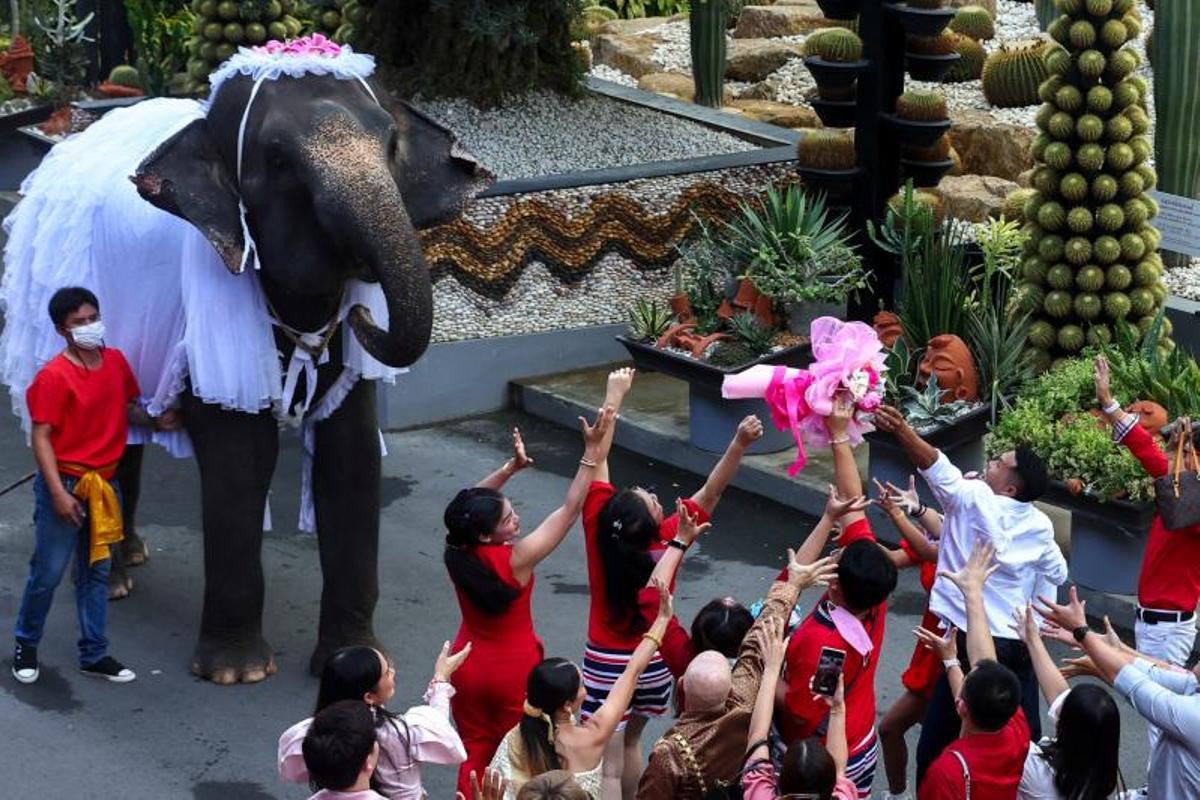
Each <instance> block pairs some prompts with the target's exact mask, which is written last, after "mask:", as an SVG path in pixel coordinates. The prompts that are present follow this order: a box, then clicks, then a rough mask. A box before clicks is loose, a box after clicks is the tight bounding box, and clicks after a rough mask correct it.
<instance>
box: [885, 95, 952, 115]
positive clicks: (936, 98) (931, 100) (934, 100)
mask: <svg viewBox="0 0 1200 800" xmlns="http://www.w3.org/2000/svg"><path fill="white" fill-rule="evenodd" d="M896 116H898V117H900V118H901V119H909V120H919V121H923V122H933V121H936V120H943V119H945V118H946V98H944V97H942V96H941V95H939V94H934V93H933V92H905V93H904V94H902V95H900V96H899V97H897V98H896Z"/></svg>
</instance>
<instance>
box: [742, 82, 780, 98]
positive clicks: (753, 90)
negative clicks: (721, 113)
mask: <svg viewBox="0 0 1200 800" xmlns="http://www.w3.org/2000/svg"><path fill="white" fill-rule="evenodd" d="M735 94H736V96H737V99H738V100H774V99H776V98H777V97H778V96H779V84H778V83H777V82H776V81H759V82H758V83H752V84H750V85H749V86H747V87H746V88H745V89H742V90H741V91H740V92H736V93H735Z"/></svg>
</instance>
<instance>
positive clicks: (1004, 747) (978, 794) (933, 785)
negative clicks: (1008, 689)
mask: <svg viewBox="0 0 1200 800" xmlns="http://www.w3.org/2000/svg"><path fill="white" fill-rule="evenodd" d="M951 751H958V752H959V753H960V754H961V755H962V757H963V759H964V760H966V762H967V771H968V772H969V773H970V775H971V800H1014V799H1015V798H1016V796H1017V787H1018V786H1019V785H1020V783H1021V774H1022V772H1024V770H1025V756H1026V755H1028V754H1029V723H1028V722H1027V721H1026V719H1025V712H1024V711H1023V710H1022V709H1020V708H1018V709H1017V713H1015V714H1013V716H1012V719H1010V720H1009V721H1008V724H1007V725H1005V726H1004V727H1003V728H1001V729H1000V730H998V731H995V732H993V733H972V734H970V735H969V736H963V737H962V738H961V739H958V740H956V741H954V742H952V743H951V744H950V745H948V746H947V747H946V749H945V750H943V751H942V754H941V755H940V756H938V757H937V758H936V759H934V762H933V763H932V764H930V765H929V771H928V772H926V773H925V780H923V781H922V782H921V787H920V789H919V790H918V791H917V798H918V800H962V798H964V797H966V788H965V783H966V778H965V776H964V775H963V767H962V762H960V761H959V760H958V758H957V757H956V756H955V755H954V753H953V752H951Z"/></svg>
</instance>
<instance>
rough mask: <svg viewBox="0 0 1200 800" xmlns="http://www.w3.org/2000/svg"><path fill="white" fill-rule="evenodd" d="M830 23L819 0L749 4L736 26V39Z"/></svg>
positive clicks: (800, 30) (790, 32)
mask: <svg viewBox="0 0 1200 800" xmlns="http://www.w3.org/2000/svg"><path fill="white" fill-rule="evenodd" d="M827 25H829V20H827V19H825V14H824V13H822V11H821V8H820V6H818V5H817V3H816V0H796V2H795V3H794V4H793V3H789V4H788V5H774V6H746V7H745V8H743V9H742V14H741V16H739V17H738V21H737V26H736V27H735V28H734V29H733V38H735V39H770V38H773V37H776V36H795V35H796V34H798V33H808V32H809V31H811V30H816V29H817V28H823V27H826V26H827Z"/></svg>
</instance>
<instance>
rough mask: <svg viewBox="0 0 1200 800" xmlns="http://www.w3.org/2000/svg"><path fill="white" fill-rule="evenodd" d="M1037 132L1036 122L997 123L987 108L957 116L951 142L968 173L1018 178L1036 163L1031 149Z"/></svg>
mask: <svg viewBox="0 0 1200 800" xmlns="http://www.w3.org/2000/svg"><path fill="white" fill-rule="evenodd" d="M1036 135H1037V129H1036V128H1035V127H1034V126H1033V125H1012V124H1008V123H1004V122H997V121H996V120H995V119H994V118H993V117H992V116H991V115H990V114H988V113H987V112H986V111H963V112H959V113H957V114H955V115H954V126H953V127H952V128H950V143H951V144H952V145H954V149H955V150H957V151H958V154H959V156H960V157H961V158H962V165H963V172H964V173H966V174H969V175H971V174H973V175H995V176H996V177H998V178H1006V179H1008V180H1010V181H1015V180H1016V179H1017V176H1018V175H1020V174H1021V173H1022V172H1023V171H1024V170H1027V169H1029V168H1030V167H1031V166H1033V156H1032V155H1031V154H1030V152H1029V148H1030V146H1032V144H1033V139H1034V137H1035V136H1036Z"/></svg>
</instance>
